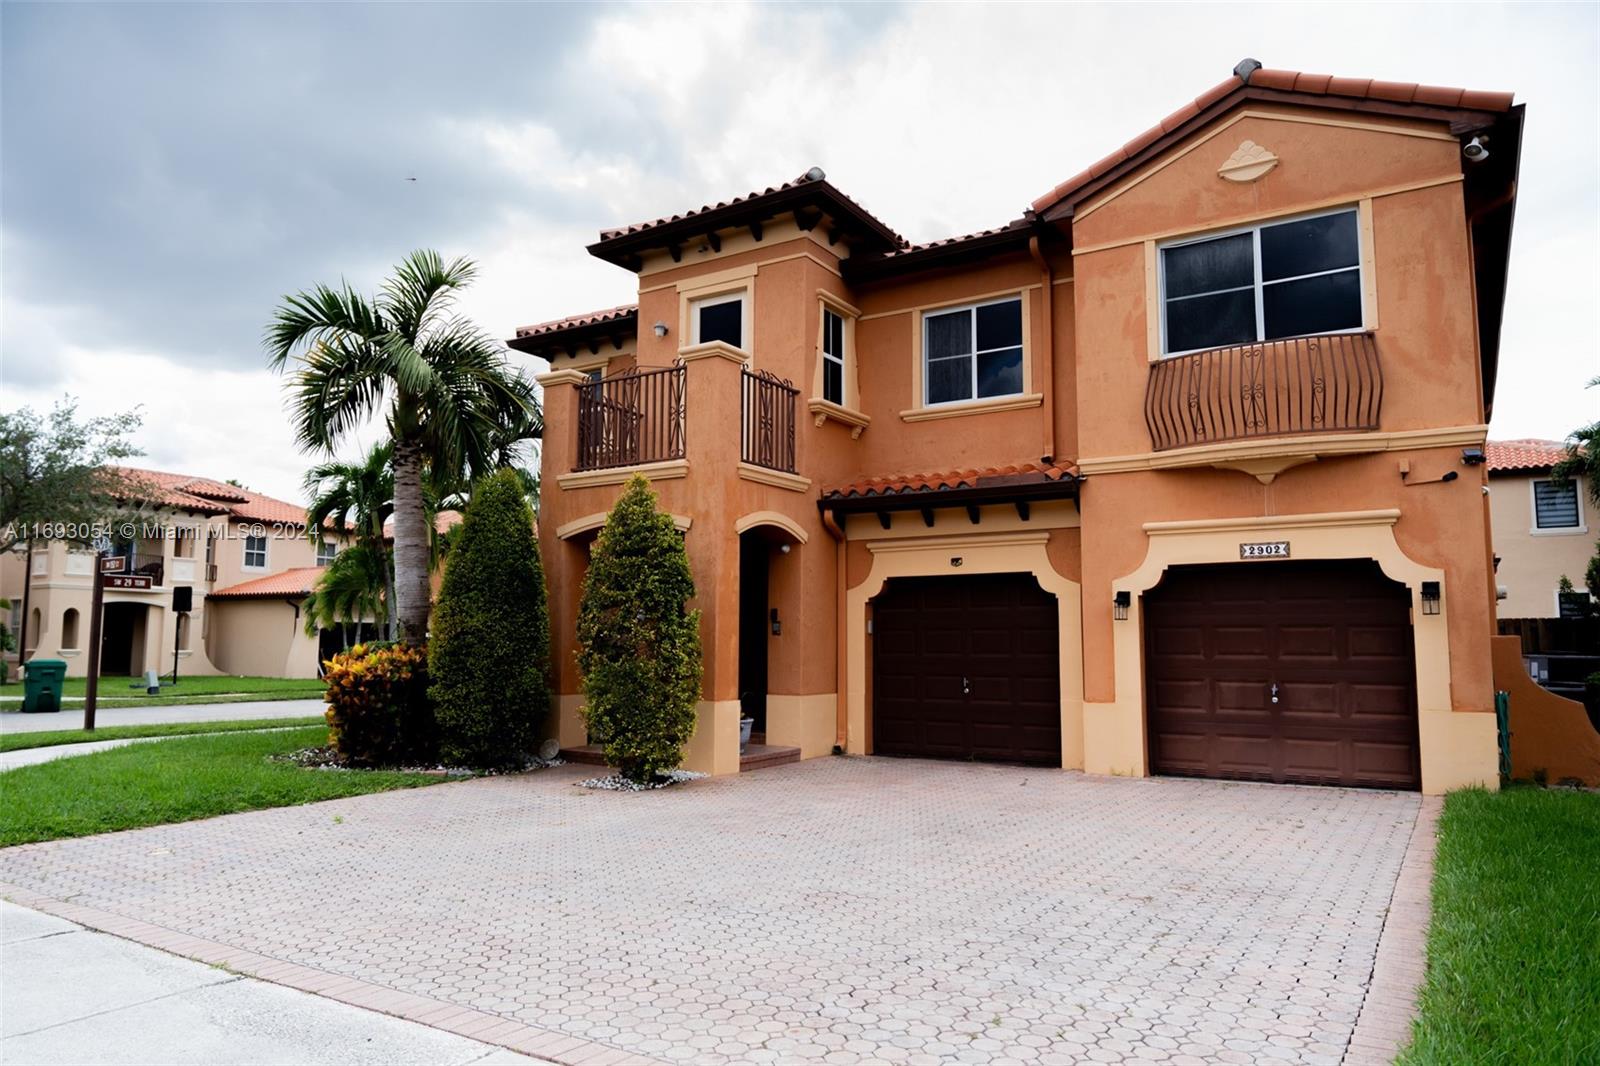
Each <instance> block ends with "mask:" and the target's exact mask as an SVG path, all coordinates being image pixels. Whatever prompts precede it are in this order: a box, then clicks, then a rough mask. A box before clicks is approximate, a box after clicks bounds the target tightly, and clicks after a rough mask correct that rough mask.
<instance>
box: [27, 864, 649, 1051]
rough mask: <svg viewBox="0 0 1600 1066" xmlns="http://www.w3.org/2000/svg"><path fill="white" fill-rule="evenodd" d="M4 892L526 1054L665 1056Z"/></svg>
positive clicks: (143, 939) (128, 936)
mask: <svg viewBox="0 0 1600 1066" xmlns="http://www.w3.org/2000/svg"><path fill="white" fill-rule="evenodd" d="M0 897H3V898H5V899H7V900H10V901H11V902H12V903H15V904H18V905H19V906H23V907H30V908H32V909H33V910H36V911H42V912H44V913H45V914H53V915H55V916H56V917H57V918H64V919H66V920H67V921H71V922H76V923H77V924H79V925H82V926H86V927H87V928H89V929H94V930H97V931H99V932H102V933H109V934H111V935H112V936H116V937H121V938H122V939H124V940H131V941H133V942H135V943H138V944H144V945H145V946H147V947H152V948H159V949H160V950H162V951H166V952H170V953H171V954H174V955H181V956H183V957H185V958H190V959H194V960H196V961H198V962H204V963H207V964H209V965H212V966H221V967H224V968H225V969H227V970H229V971H231V972H234V973H240V974H244V975H246V976H249V977H255V978H258V979H260V980H263V981H270V982H272V983H273V984H279V985H284V986H285V987H288V988H295V989H299V990H300V991H302V992H310V993H312V994H314V995H318V996H323V997H325V998H327V999H333V1000H338V1001H339V1002H341V1003H347V1004H349V1005H350V1006H353V1007H361V1008H364V1009H366V1010H371V1011H377V1012H378V1013H380V1014H388V1015H392V1016H393V1017H396V1018H403V1019H405V1020H406V1021H411V1022H418V1023H420V1024H422V1025H428V1026H432V1027H433V1028H435V1029H442V1030H444V1031H445V1032H450V1033H455V1034H456V1035H457V1036H465V1037H471V1038H472V1039H473V1040H478V1041H481V1042H483V1043H485V1044H496V1045H498V1046H500V1047H504V1048H510V1049H511V1050H512V1051H518V1052H521V1053H522V1054H524V1055H533V1056H535V1057H537V1058H541V1059H546V1060H548V1061H550V1062H558V1063H562V1064H564V1066H658V1064H659V1063H660V1060H658V1059H652V1058H648V1057H646V1056H642V1055H637V1054H633V1053H630V1052H627V1051H622V1050H620V1049H618V1048H614V1047H609V1046H607V1045H605V1044H598V1043H595V1042H594V1041H591V1040H583V1039H580V1038H578V1037H575V1036H568V1035H566V1034H565V1033H559V1032H556V1031H554V1030H551V1029H541V1028H539V1027H537V1026H532V1025H524V1024H523V1023H522V1022H519V1021H515V1020H513V1019H510V1018H505V1017H502V1016H501V1015H498V1014H489V1013H487V1012H485V1011H479V1010H473V1009H472V1008H470V1007H462V1006H459V1005H457V1004H453V1003H444V1002H441V1001H439V1000H436V999H429V998H427V997H426V996H418V995H414V994H412V993H410V992H401V991H398V990H396V989H392V988H385V987H383V986H382V985H375V984H372V983H370V982H367V981H361V980H358V979H356V978H353V977H342V976H340V975H339V974H332V973H326V972H324V971H322V970H314V969H311V968H310V967H308V966H301V965H300V964H298V963H293V962H283V961H281V960H279V959H274V958H270V957H268V956H266V955H259V954H257V953H255V952H253V951H244V950H242V949H240V948H231V947H228V946H227V945H225V944H218V943H216V942H215V941H212V940H203V939H201V938H200V937H196V936H190V935H189V934H187V933H180V932H178V931H176V930H173V929H166V928H163V927H162V926H159V925H152V924H150V923H149V922H143V921H139V920H138V919H135V918H124V917H122V916H120V915H116V914H110V913H108V912H106V911H102V910H96V909H95V908H93V907H84V906H81V905H80V904H77V903H68V902H65V901H63V900H58V899H50V898H49V897H47V896H40V895H37V894H35V893H32V892H29V891H27V890H25V889H22V888H19V887H17V886H16V885H13V884H9V883H7V882H4V881H0Z"/></svg>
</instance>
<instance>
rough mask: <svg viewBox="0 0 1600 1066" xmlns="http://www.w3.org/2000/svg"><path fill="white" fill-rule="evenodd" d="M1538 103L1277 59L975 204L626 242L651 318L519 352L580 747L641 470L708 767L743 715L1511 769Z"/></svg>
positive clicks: (971, 736) (616, 319) (1260, 758)
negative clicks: (666, 548) (658, 519)
mask: <svg viewBox="0 0 1600 1066" xmlns="http://www.w3.org/2000/svg"><path fill="white" fill-rule="evenodd" d="M1522 118H1523V109H1522V107H1521V106H1514V105H1513V103H1512V98H1511V96H1510V95H1509V94H1504V93H1490V92H1472V91H1463V90H1460V89H1443V88H1434V87H1429V86H1417V85H1409V84H1396V83H1392V82H1378V81H1366V80H1352V79H1340V78H1332V79H1330V78H1327V77H1318V76H1311V75H1304V74H1296V73H1293V72H1287V71H1275V70H1264V69H1259V64H1255V63H1253V62H1251V61H1246V62H1245V63H1242V64H1240V67H1239V68H1238V69H1237V71H1236V72H1235V75H1234V76H1232V77H1230V78H1229V79H1227V80H1226V81H1224V82H1223V83H1222V84H1220V85H1218V86H1216V87H1215V88H1213V89H1211V90H1210V91H1209V92H1207V93H1205V94H1204V95H1203V96H1201V97H1200V98H1199V99H1197V100H1195V101H1194V102H1193V103H1190V104H1187V105H1185V106H1184V107H1182V108H1180V109H1179V110H1178V111H1177V112H1175V113H1174V114H1172V115H1171V116H1169V117H1168V118H1166V119H1165V120H1163V121H1162V123H1161V124H1160V125H1159V126H1156V127H1154V128H1152V129H1150V130H1148V131H1147V132H1145V133H1143V134H1141V135H1139V136H1138V137H1137V138H1135V139H1134V140H1133V141H1131V142H1129V143H1128V144H1126V145H1124V146H1123V147H1122V148H1119V149H1118V150H1117V151H1116V152H1114V153H1113V154H1112V155H1110V156H1108V157H1107V158H1105V159H1103V160H1102V161H1100V162H1099V163H1096V164H1095V165H1094V166H1093V167H1091V168H1090V169H1088V170H1086V171H1084V172H1083V173H1081V174H1079V175H1077V176H1075V177H1073V178H1071V179H1069V180H1068V181H1066V182H1064V183H1062V184H1061V185H1059V186H1057V187H1056V188H1055V189H1052V190H1050V191H1049V192H1047V193H1045V195H1043V196H1041V197H1040V198H1039V199H1037V200H1035V201H1034V202H1033V204H1032V205H1031V206H1030V207H1029V208H1028V209H1027V210H1026V211H1025V212H1023V214H1022V216H1021V217H1020V218H1018V219H1016V220H1015V221H1012V222H1009V223H1006V224H1005V225H1002V226H999V227H997V228H994V229H991V230H986V231H983V232H980V233H975V234H971V235H968V236H965V237H957V238H952V239H949V240H942V241H935V242H933V243H930V244H924V245H916V246H913V245H908V244H907V243H906V242H905V241H904V240H902V239H901V238H900V237H899V236H898V235H897V234H896V233H895V232H894V231H893V230H891V229H890V228H889V227H888V226H887V225H886V224H885V223H884V222H882V221H880V220H879V218H878V217H876V216H875V215H873V214H871V213H869V212H867V211H866V210H865V209H864V208H862V207H861V206H860V205H859V204H857V203H855V202H854V201H853V200H851V199H850V198H849V197H848V196H846V195H845V194H844V193H843V192H841V191H840V190H839V189H837V188H835V187H834V186H833V185H832V184H831V183H829V182H828V180H827V179H826V177H825V176H824V175H823V173H822V172H821V171H820V170H812V171H809V172H808V173H807V174H805V175H803V176H801V177H800V178H797V179H795V180H794V181H791V182H787V183H785V184H782V185H779V186H776V187H773V188H769V189H766V190H763V191H760V192H755V193H751V194H749V195H746V196H741V197H736V198H734V199H732V200H728V201H724V202H720V203H715V204H709V205H706V206H703V207H698V208H691V209H689V210H687V211H681V210H680V211H678V212H676V213H673V214H670V215H669V216H668V217H664V218H661V219H658V220H655V221H651V222H645V223H641V224H637V225H632V226H627V227H624V228H621V229H616V230H610V231H607V232H604V233H602V234H601V237H600V239H599V240H598V241H597V242H595V243H594V244H592V245H590V246H589V249H588V250H589V252H590V254H592V255H594V256H597V257H599V258H601V259H603V260H605V261H607V262H610V263H613V264H616V265H618V266H620V267H622V268H624V269H627V270H631V271H633V272H634V273H636V274H637V275H638V302H637V304H630V305H627V306H623V307H615V308H611V309H609V310H606V311H601V312H596V313H593V314H588V315H580V316H576V317H571V318H564V319H561V320H559V321H555V322H549V323H545V324H542V325H537V326H530V327H526V328H524V329H521V330H518V331H517V336H516V337H515V338H513V339H512V340H510V341H509V342H508V343H509V344H510V345H511V347H513V348H515V349H517V350H519V351H521V352H524V353H526V354H528V355H530V356H534V357H538V358H542V359H546V360H548V361H549V363H550V366H551V370H550V372H549V373H546V374H544V375H543V376H542V377H541V378H540V381H541V382H542V384H543V386H544V396H545V419H546V432H545V438H544V442H543V456H542V461H543V475H542V486H543V498H542V501H541V510H540V523H539V529H540V539H541V545H542V549H543V553H544V565H545V569H546V574H547V575H548V581H549V590H550V601H551V615H552V630H553V641H554V654H555V684H556V690H557V692H558V693H559V695H558V703H559V706H558V714H557V723H556V728H557V732H558V734H559V739H560V741H561V743H562V744H563V745H566V746H576V745H581V744H583V743H584V740H585V736H584V729H583V725H582V720H581V717H580V715H579V709H580V707H581V705H582V696H581V695H580V692H581V689H580V683H579V677H578V673H577V669H576V664H575V659H574V644H573V639H574V625H575V619H576V616H577V610H578V601H579V596H580V592H581V587H582V581H583V576H584V572H585V568H586V565H587V560H588V552H589V547H590V545H591V544H592V543H593V539H594V537H595V535H596V533H597V531H598V530H599V529H600V527H601V526H602V525H603V524H604V522H605V518H606V512H607V510H608V509H609V508H610V507H611V505H612V503H613V502H614V501H615V499H616V497H617V494H618V492H619V491H620V489H619V486H620V485H621V484H622V483H623V482H624V481H625V480H626V479H627V478H628V477H630V476H631V475H632V474H633V473H634V472H640V473H643V474H645V475H646V476H647V477H648V478H650V480H651V482H652V484H653V487H654V489H655V490H656V492H657V493H658V494H659V495H660V500H661V506H662V507H663V509H664V510H666V511H667V512H669V513H671V515H672V516H673V519H674V521H675V522H676V524H677V525H678V527H679V528H680V529H682V530H683V531H684V536H685V542H686V546H687V550H688V553H689V557H690V561H691V564H692V566H693V570H694V577H695V581H696V585H697V591H698V595H697V598H696V600H695V602H694V604H693V606H695V607H697V608H698V609H699V610H700V611H701V612H702V634H703V646H704V656H705V681H704V688H703V700H702V703H701V704H700V707H699V726H698V730H697V732H696V734H695V736H694V739H693V740H692V741H691V743H690V745H689V748H688V753H687V760H686V764H687V765H688V766H689V767H692V768H695V769H700V770H707V771H711V772H715V773H729V772H736V771H738V770H739V769H740V768H741V762H740V756H739V736H738V734H739V723H738V720H739V717H740V714H741V711H742V712H744V713H747V714H749V715H750V716H751V717H754V718H755V719H756V729H757V731H758V732H761V733H764V734H765V740H766V743H767V744H769V745H772V746H787V747H791V748H794V749H798V752H799V754H800V755H801V756H803V757H806V758H810V757H813V756H820V755H826V754H828V753H829V752H830V751H832V750H834V749H835V747H836V746H837V747H838V748H840V749H842V750H845V751H848V752H851V753H879V754H890V755H908V756H923V757H934V758H951V759H976V760H995V761H1003V762H1020V763H1037V764H1041V765H1047V766H1060V767H1067V768H1072V769H1080V768H1081V769H1084V770H1087V771H1089V772H1092V773H1100V774H1119V775H1133V776H1143V775H1147V774H1189V775H1203V776H1210V777H1228V778H1243V779H1254V780H1270V781H1295V782H1303V783H1329V784H1352V785H1367V786H1377V787H1389V788H1405V789H1417V788H1420V789H1422V790H1423V791H1426V792H1429V793H1438V792H1442V791H1444V790H1446V789H1448V788H1454V787H1458V786H1461V785H1466V784H1472V783H1479V782H1482V783H1487V784H1490V785H1491V786H1492V785H1493V784H1494V783H1495V781H1496V780H1497V776H1496V775H1497V752H1496V732H1495V718H1494V713H1493V712H1494V691H1493V689H1494V686H1493V683H1492V679H1491V666H1490V654H1489V649H1490V635H1491V632H1492V630H1493V617H1494V610H1493V604H1492V596H1493V577H1492V575H1491V572H1490V549H1489V543H1488V532H1487V531H1488V521H1487V511H1486V507H1487V503H1486V501H1485V498H1484V493H1483V486H1484V485H1485V484H1486V482H1487V478H1486V475H1485V471H1484V469H1483V467H1482V466H1481V465H1479V463H1478V460H1479V458H1480V456H1479V450H1480V449H1481V448H1482V447H1483V445H1484V438H1485V432H1486V424H1487V421H1488V412H1489V408H1490V405H1491V402H1492V397H1493V389H1494V380H1495V371H1496V366H1497V360H1498V354H1499V347H1500V319H1501V309H1502V302H1503V297H1504V292H1505V284H1506V271H1507V258H1508V249H1509V244H1510V238H1511V219H1512V210H1513V204H1514V199H1515V192H1516V184H1515V178H1516V173H1517V160H1518V154H1519V150H1520V136H1521V128H1522ZM905 178H906V180H908V181H916V180H929V179H928V178H927V176H926V175H923V174H919V173H918V172H917V171H916V170H915V169H912V170H908V172H907V173H906V175H905ZM933 180H937V179H936V178H935V179H933ZM886 206H892V205H886Z"/></svg>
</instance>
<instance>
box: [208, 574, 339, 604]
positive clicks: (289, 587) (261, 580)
mask: <svg viewBox="0 0 1600 1066" xmlns="http://www.w3.org/2000/svg"><path fill="white" fill-rule="evenodd" d="M322 572H323V569H322V567H320V566H297V567H294V568H293V569H291V570H284V571H282V572H280V573H276V574H269V575H267V576H266V577H258V578H255V579H254V580H251V581H241V582H240V583H239V584H237V585H229V586H228V587H227V588H225V589H218V590H217V591H215V592H210V593H207V594H206V599H208V600H252V599H278V598H282V597H293V596H309V595H310V594H311V590H312V589H313V588H314V587H315V586H316V583H317V578H318V577H319V576H320V575H321V574H322Z"/></svg>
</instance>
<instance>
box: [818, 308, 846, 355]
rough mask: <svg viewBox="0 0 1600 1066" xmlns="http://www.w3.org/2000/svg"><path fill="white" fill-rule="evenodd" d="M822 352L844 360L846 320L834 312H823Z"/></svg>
mask: <svg viewBox="0 0 1600 1066" xmlns="http://www.w3.org/2000/svg"><path fill="white" fill-rule="evenodd" d="M822 326H823V330H822V350H823V351H824V352H826V353H828V354H829V355H831V356H833V357H834V358H835V359H843V358H844V319H843V318H842V317H840V316H839V315H836V314H834V313H833V312H832V311H827V310H824V311H823V312H822Z"/></svg>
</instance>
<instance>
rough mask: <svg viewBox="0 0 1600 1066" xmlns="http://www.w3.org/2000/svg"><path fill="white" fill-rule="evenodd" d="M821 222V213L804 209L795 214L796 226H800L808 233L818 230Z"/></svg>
mask: <svg viewBox="0 0 1600 1066" xmlns="http://www.w3.org/2000/svg"><path fill="white" fill-rule="evenodd" d="M821 221H822V212H821V211H813V210H811V209H810V208H806V207H802V208H800V209H798V210H797V211H795V213H794V224H795V225H797V226H799V227H800V228H801V229H802V230H804V231H806V232H807V233H810V232H811V231H812V230H814V229H816V228H817V223H818V222H821Z"/></svg>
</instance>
